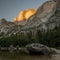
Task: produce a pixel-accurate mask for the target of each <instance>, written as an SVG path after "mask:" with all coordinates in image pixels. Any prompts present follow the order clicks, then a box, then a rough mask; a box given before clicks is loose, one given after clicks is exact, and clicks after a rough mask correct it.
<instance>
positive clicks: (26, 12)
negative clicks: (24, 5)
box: [14, 9, 36, 22]
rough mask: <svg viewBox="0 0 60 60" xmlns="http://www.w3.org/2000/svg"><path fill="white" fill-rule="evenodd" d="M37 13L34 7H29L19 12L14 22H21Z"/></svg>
mask: <svg viewBox="0 0 60 60" xmlns="http://www.w3.org/2000/svg"><path fill="white" fill-rule="evenodd" d="M35 13H36V10H34V9H27V10H23V11H21V12H19V14H18V16H17V17H15V18H14V22H20V21H23V20H28V18H29V17H31V16H32V15H34V14H35Z"/></svg>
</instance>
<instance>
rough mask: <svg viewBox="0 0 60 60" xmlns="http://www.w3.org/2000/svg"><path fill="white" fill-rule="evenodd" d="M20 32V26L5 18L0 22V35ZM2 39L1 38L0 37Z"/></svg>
mask: <svg viewBox="0 0 60 60" xmlns="http://www.w3.org/2000/svg"><path fill="white" fill-rule="evenodd" d="M17 31H18V26H17V25H16V24H14V23H13V22H8V21H7V20H5V19H4V18H3V19H1V20H0V35H11V34H15V33H16V32H17ZM0 37H1V36H0Z"/></svg>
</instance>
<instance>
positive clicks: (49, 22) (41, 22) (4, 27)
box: [0, 0, 60, 35]
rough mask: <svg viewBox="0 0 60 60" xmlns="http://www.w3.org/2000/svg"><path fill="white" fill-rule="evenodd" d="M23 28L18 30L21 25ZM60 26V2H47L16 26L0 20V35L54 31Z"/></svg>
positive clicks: (51, 0)
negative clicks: (31, 31) (30, 31)
mask: <svg viewBox="0 0 60 60" xmlns="http://www.w3.org/2000/svg"><path fill="white" fill-rule="evenodd" d="M22 24H24V26H23V27H22V28H20V27H21V26H19V25H22ZM59 25H60V0H49V1H47V2H45V3H43V4H42V6H40V7H39V8H38V9H37V11H36V13H35V14H34V15H33V16H31V17H30V18H29V19H28V20H26V21H24V22H23V21H21V22H19V23H17V24H15V23H13V22H8V21H6V20H5V19H1V20H0V34H1V33H4V34H5V35H7V34H9V35H11V34H16V33H18V32H21V31H25V32H26V31H29V30H33V31H34V30H35V31H36V30H39V29H40V30H45V31H47V29H54V28H55V26H59Z"/></svg>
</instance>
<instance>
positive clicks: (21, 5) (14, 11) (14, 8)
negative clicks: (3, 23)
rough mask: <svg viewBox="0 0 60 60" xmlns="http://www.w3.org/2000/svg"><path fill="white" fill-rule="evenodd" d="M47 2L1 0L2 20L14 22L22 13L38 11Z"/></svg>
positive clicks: (0, 13) (41, 0) (38, 0)
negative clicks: (28, 10)
mask: <svg viewBox="0 0 60 60" xmlns="http://www.w3.org/2000/svg"><path fill="white" fill-rule="evenodd" d="M45 1H47V0H0V19H2V18H5V19H6V20H8V21H13V19H14V18H15V17H16V16H17V15H18V13H19V12H20V11H22V10H25V9H29V8H33V9H37V8H38V7H39V6H40V5H41V4H42V3H44V2H45Z"/></svg>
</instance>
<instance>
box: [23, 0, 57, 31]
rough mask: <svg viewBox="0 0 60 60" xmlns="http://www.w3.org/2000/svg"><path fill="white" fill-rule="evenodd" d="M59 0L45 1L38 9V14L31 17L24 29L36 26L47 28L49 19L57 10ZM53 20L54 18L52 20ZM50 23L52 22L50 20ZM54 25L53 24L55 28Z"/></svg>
mask: <svg viewBox="0 0 60 60" xmlns="http://www.w3.org/2000/svg"><path fill="white" fill-rule="evenodd" d="M56 8H57V2H55V1H52V0H49V1H46V2H45V3H43V4H42V5H41V6H40V7H39V8H38V9H37V11H36V14H34V15H33V16H31V17H30V19H29V20H28V21H27V23H26V25H25V26H24V27H23V28H22V29H29V28H31V29H32V28H34V27H35V28H36V29H45V30H46V29H47V24H48V22H49V21H50V20H49V19H50V18H51V16H53V15H54V14H55V12H56ZM52 21H53V20H52ZM49 23H50V22H49ZM49 26H50V25H49ZM53 27H54V26H52V28H53Z"/></svg>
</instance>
